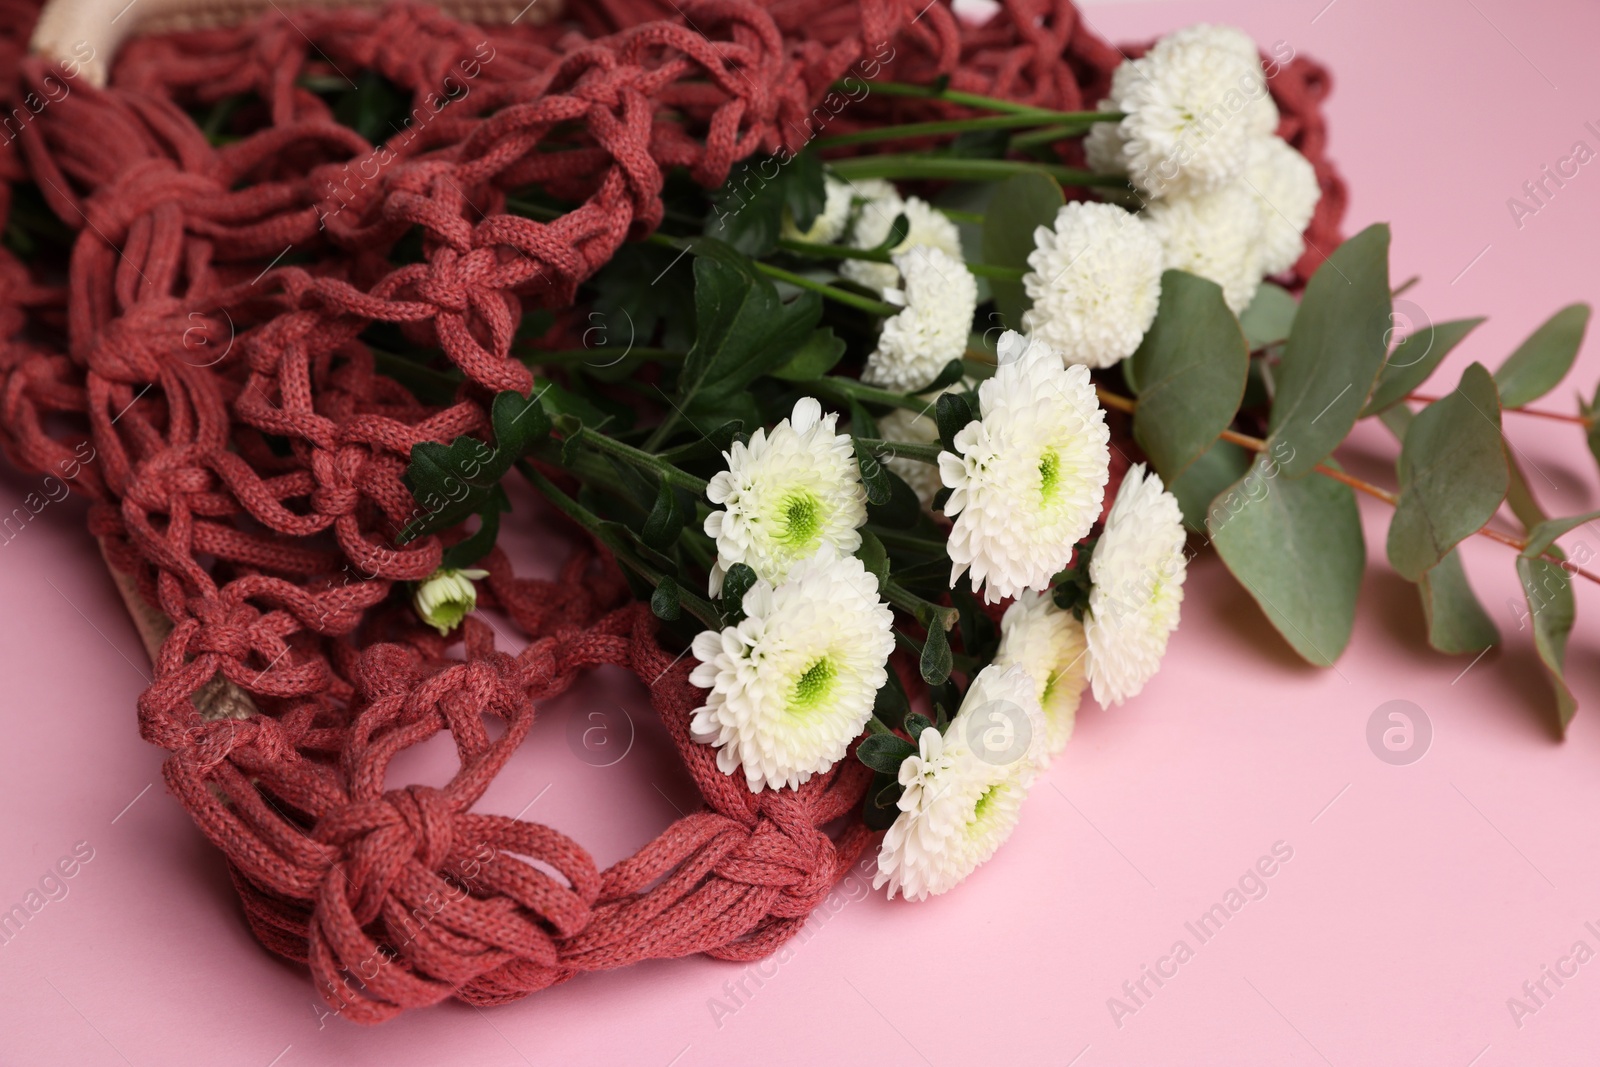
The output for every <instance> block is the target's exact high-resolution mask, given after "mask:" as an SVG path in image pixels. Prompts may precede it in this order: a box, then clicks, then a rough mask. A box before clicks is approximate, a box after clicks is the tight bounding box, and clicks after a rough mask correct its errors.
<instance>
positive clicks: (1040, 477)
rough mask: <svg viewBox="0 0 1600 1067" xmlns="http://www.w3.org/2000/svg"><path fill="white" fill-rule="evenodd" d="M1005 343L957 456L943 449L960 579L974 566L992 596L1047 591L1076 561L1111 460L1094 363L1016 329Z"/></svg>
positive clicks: (975, 583)
mask: <svg viewBox="0 0 1600 1067" xmlns="http://www.w3.org/2000/svg"><path fill="white" fill-rule="evenodd" d="M997 348H998V351H999V356H1000V366H999V369H998V370H997V371H996V372H995V375H994V377H992V378H990V379H989V380H988V381H986V382H984V383H983V384H982V385H981V386H979V387H978V398H979V405H980V407H981V409H982V413H981V417H980V418H978V419H975V420H973V421H972V422H971V423H968V424H967V426H966V427H965V428H963V429H962V430H961V432H960V433H958V434H957V435H956V438H955V442H954V443H955V446H956V452H957V453H958V454H952V453H949V452H941V453H940V454H939V477H940V480H941V481H943V483H944V484H945V485H946V486H948V487H949V488H950V489H951V490H952V492H951V494H950V499H949V501H948V502H947V503H946V504H945V507H944V511H945V514H946V515H948V516H950V518H951V519H953V520H954V526H953V527H952V529H951V531H950V540H949V542H948V550H949V553H950V559H951V562H952V567H951V572H950V583H951V586H952V587H953V586H954V585H955V582H956V579H957V578H959V577H960V576H961V572H962V571H964V570H967V569H968V568H971V582H972V591H973V592H977V591H978V589H979V588H980V587H981V588H982V589H983V595H984V599H985V600H987V601H989V602H990V603H994V602H996V601H999V600H1002V599H1004V598H1006V597H1011V596H1016V595H1017V594H1018V593H1021V592H1022V591H1023V590H1024V589H1043V588H1044V587H1046V586H1047V585H1049V584H1050V578H1051V576H1053V575H1054V574H1055V573H1056V572H1057V571H1059V570H1061V569H1062V568H1063V567H1065V566H1066V565H1067V563H1068V562H1069V561H1070V560H1071V558H1072V551H1073V547H1074V546H1075V545H1076V544H1077V543H1078V541H1079V540H1081V539H1082V537H1083V535H1084V534H1086V533H1088V532H1089V527H1090V526H1092V525H1093V524H1094V521H1095V519H1096V518H1098V517H1099V515H1100V505H1101V502H1102V500H1103V499H1104V497H1105V485H1106V479H1107V478H1108V476H1109V473H1110V461H1111V454H1110V449H1109V447H1108V442H1109V441H1110V433H1109V432H1108V431H1107V429H1106V416H1105V412H1104V411H1102V410H1101V408H1100V405H1099V402H1098V401H1096V399H1095V394H1094V384H1093V383H1092V382H1091V381H1090V380H1089V368H1087V367H1084V366H1082V365H1076V366H1071V367H1068V366H1066V365H1064V364H1063V363H1062V362H1061V356H1060V354H1059V353H1057V352H1055V351H1054V350H1053V349H1051V348H1050V347H1049V346H1047V345H1045V344H1042V343H1041V342H1039V341H1037V340H1030V339H1028V338H1024V337H1022V336H1021V335H1020V334H1017V333H1015V332H1013V331H1010V330H1007V331H1006V332H1005V334H1003V335H1002V336H1001V338H1000V343H999V345H998V346H997Z"/></svg>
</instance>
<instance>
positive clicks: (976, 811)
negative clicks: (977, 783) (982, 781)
mask: <svg viewBox="0 0 1600 1067" xmlns="http://www.w3.org/2000/svg"><path fill="white" fill-rule="evenodd" d="M999 792H1000V786H999V785H991V786H990V787H989V788H988V789H985V790H984V791H983V795H982V796H980V797H978V802H977V803H976V804H974V805H973V806H972V821H973V823H974V824H977V823H981V822H982V821H983V816H984V814H985V813H986V812H987V811H988V810H989V805H991V804H993V803H994V799H995V795H996V794H998V793H999Z"/></svg>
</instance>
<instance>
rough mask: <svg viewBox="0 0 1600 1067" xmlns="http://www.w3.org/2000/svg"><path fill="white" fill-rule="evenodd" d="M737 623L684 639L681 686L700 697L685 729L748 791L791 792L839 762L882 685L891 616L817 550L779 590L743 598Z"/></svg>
mask: <svg viewBox="0 0 1600 1067" xmlns="http://www.w3.org/2000/svg"><path fill="white" fill-rule="evenodd" d="M743 606H744V611H745V618H744V620H743V621H742V622H740V623H739V624H738V625H737V626H730V627H728V628H727V629H725V630H722V631H721V632H720V633H719V632H717V631H715V630H706V631H704V632H702V633H701V634H700V635H699V636H697V637H696V638H695V640H694V646H693V650H694V655H695V658H696V659H698V660H699V661H700V662H699V663H698V664H697V665H696V666H695V668H694V671H693V672H692V673H691V674H690V676H689V680H690V681H691V682H693V683H694V684H695V685H697V686H700V687H701V688H703V689H706V690H709V692H708V693H707V694H706V702H705V704H703V705H702V706H700V707H699V708H697V709H696V710H695V712H694V717H693V719H692V720H691V721H690V724H689V729H690V734H691V736H692V737H693V738H694V739H695V740H696V741H699V742H702V743H704V744H709V745H715V746H717V767H718V769H720V770H721V771H722V772H723V773H724V774H733V773H734V772H736V771H739V770H741V769H742V770H743V771H744V775H745V781H746V782H747V783H748V785H749V787H750V789H751V790H752V791H760V790H762V789H779V788H783V787H786V786H798V785H800V784H802V783H804V782H805V781H807V780H808V779H809V778H810V777H811V776H812V775H813V774H820V773H822V772H823V771H826V770H827V769H828V768H829V767H831V766H833V764H835V763H836V762H838V761H839V760H840V759H842V758H843V757H844V755H845V752H846V750H848V748H849V747H850V742H851V741H853V740H855V738H856V737H857V736H858V735H860V733H861V731H862V729H863V728H864V727H865V726H866V724H867V720H868V719H869V718H871V716H872V706H873V701H874V700H875V699H876V697H877V692H878V690H879V689H880V688H881V687H882V686H883V685H884V683H885V682H887V681H888V674H887V667H886V664H887V662H888V659H889V653H890V652H892V651H893V650H894V631H893V625H894V616H893V613H892V612H891V611H890V610H889V607H888V605H887V604H885V603H883V601H882V600H881V599H880V598H879V595H878V580H877V578H875V577H874V576H873V575H872V574H871V573H870V572H869V571H867V569H866V568H865V567H864V566H863V565H862V563H861V561H860V560H859V559H857V558H855V557H854V556H840V555H839V554H838V553H837V552H836V551H835V550H834V548H833V546H832V545H829V544H823V545H822V546H821V547H820V548H819V549H818V550H817V551H816V552H815V553H814V554H813V555H811V556H810V557H808V558H807V559H805V560H802V561H801V562H799V563H797V564H796V565H795V566H794V567H792V568H791V569H790V571H789V574H788V577H787V579H786V580H784V581H783V582H781V583H778V584H774V583H772V582H770V581H758V582H756V583H755V585H753V586H752V587H751V588H750V590H749V591H748V592H747V593H745V596H744V601H743Z"/></svg>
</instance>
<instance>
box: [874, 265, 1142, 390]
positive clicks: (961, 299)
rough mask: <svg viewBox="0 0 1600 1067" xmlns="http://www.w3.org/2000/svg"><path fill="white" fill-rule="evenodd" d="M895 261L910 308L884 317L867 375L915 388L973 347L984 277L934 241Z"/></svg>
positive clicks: (892, 293)
mask: <svg viewBox="0 0 1600 1067" xmlns="http://www.w3.org/2000/svg"><path fill="white" fill-rule="evenodd" d="M1157 250H1158V252H1159V246H1158V249H1157ZM894 265H895V268H896V269H897V270H898V271H899V272H900V276H901V278H903V279H904V280H903V282H902V283H901V285H902V288H901V289H899V290H895V289H890V290H888V291H887V292H886V294H885V295H886V296H888V297H889V298H890V299H902V300H904V301H905V310H904V311H902V312H900V313H899V314H896V315H891V316H889V317H888V318H887V319H885V320H884V323H883V332H882V333H880V334H879V335H878V347H877V348H876V349H874V350H873V352H872V355H870V356H868V357H867V365H866V367H865V368H863V370H862V372H861V380H862V381H864V382H866V383H867V384H869V385H876V386H880V387H882V388H884V389H892V390H894V391H895V392H897V393H909V392H911V391H912V390H913V389H921V388H922V387H923V386H925V385H927V384H928V383H929V382H931V381H933V380H934V379H935V378H937V377H938V376H939V372H940V371H942V370H944V368H945V365H946V364H947V363H949V362H950V361H951V360H952V359H960V358H961V354H962V353H963V352H965V351H966V350H967V339H968V338H969V337H970V336H971V334H972V315H973V312H974V311H976V310H977V307H978V280H977V279H976V278H974V277H973V276H972V272H971V271H969V270H967V265H966V264H965V263H963V262H961V260H959V259H957V258H956V257H954V256H952V255H950V254H949V253H948V252H945V251H944V250H943V249H940V248H935V247H933V246H931V245H916V246H914V247H912V248H908V249H906V250H905V251H904V252H897V253H895V256H894Z"/></svg>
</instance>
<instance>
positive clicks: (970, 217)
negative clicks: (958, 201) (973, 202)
mask: <svg viewBox="0 0 1600 1067" xmlns="http://www.w3.org/2000/svg"><path fill="white" fill-rule="evenodd" d="M939 210H940V211H942V212H944V216H945V218H947V219H949V220H950V221H951V222H965V223H967V224H968V225H971V226H982V225H983V216H982V215H981V214H979V213H978V212H976V211H961V210H960V209H958V208H953V207H942V208H940V209H939Z"/></svg>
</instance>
